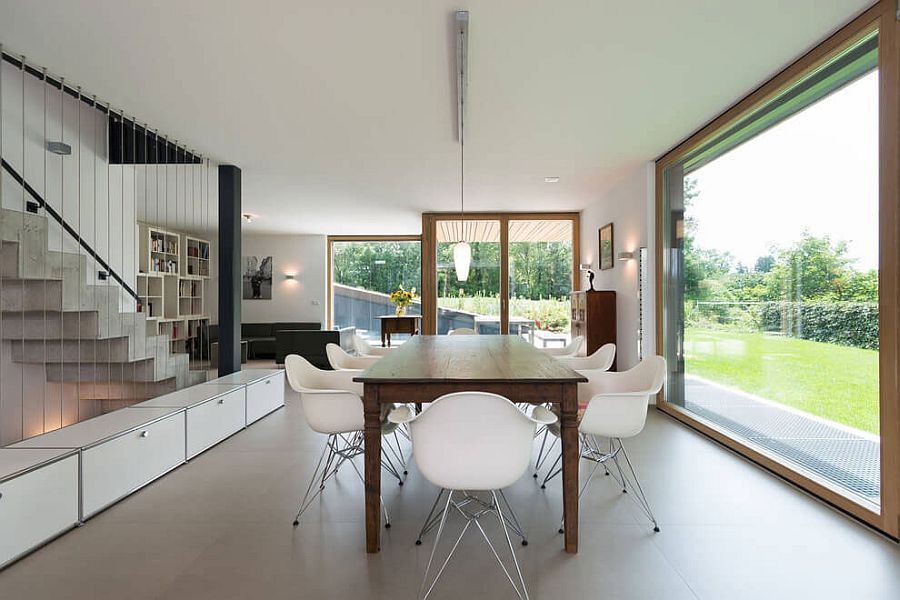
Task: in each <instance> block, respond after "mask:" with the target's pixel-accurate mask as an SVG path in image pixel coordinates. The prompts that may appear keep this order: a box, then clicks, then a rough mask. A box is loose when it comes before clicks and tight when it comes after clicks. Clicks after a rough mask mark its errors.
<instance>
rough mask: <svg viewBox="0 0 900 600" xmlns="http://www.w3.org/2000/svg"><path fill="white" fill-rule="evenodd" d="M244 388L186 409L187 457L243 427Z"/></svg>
mask: <svg viewBox="0 0 900 600" xmlns="http://www.w3.org/2000/svg"><path fill="white" fill-rule="evenodd" d="M245 393H246V392H245V388H239V389H236V390H234V391H232V392H229V393H227V394H224V395H222V396H219V397H218V398H213V399H212V400H210V401H208V402H204V403H203V404H199V405H197V406H193V407H191V408H188V409H187V457H188V458H193V457H194V456H196V455H198V454H200V453H201V452H203V451H204V450H206V449H207V448H209V447H211V446H213V445H215V444H217V443H219V442H221V441H222V440H224V439H225V438H227V437H228V436H230V435H232V434H234V433H236V432H238V431H240V430H241V429H243V428H244V419H245V415H246V410H247V408H246V403H245Z"/></svg>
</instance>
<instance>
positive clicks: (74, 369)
mask: <svg viewBox="0 0 900 600" xmlns="http://www.w3.org/2000/svg"><path fill="white" fill-rule="evenodd" d="M0 242H2V243H0V279H2V281H0V327H2V332H0V335H2V338H3V340H4V341H5V342H8V343H10V345H11V357H12V360H13V361H14V362H18V363H31V364H43V365H45V368H46V376H47V381H51V382H64V383H76V382H77V383H79V384H83V385H79V393H80V396H81V397H82V399H97V400H106V399H119V400H122V399H133V400H135V401H137V400H142V399H144V398H147V397H152V396H155V395H158V394H159V393H163V392H165V391H171V390H172V389H178V388H182V387H186V386H189V385H193V384H195V383H199V382H201V381H203V380H205V378H206V373H205V371H192V370H190V365H189V360H190V358H189V356H188V355H187V354H184V353H173V352H171V349H170V344H169V340H168V339H167V338H166V337H165V336H159V335H147V321H146V316H145V314H144V313H138V312H122V310H121V309H120V306H121V299H122V298H123V297H125V298H128V296H127V292H125V291H124V290H123V289H122V288H121V287H120V286H119V285H118V284H117V283H115V282H114V281H113V280H112V279H109V280H108V283H104V284H101V285H89V284H87V283H86V282H87V280H88V272H89V271H88V269H93V268H94V266H93V263H92V261H90V260H89V259H88V257H87V256H85V255H83V254H79V253H74V252H60V251H53V250H49V249H48V248H49V246H48V223H47V218H46V217H43V216H40V215H35V214H31V213H22V212H19V211H14V210H9V209H0ZM128 304H130V303H128ZM82 388H83V391H84V393H82ZM85 396H87V398H85ZM105 396H113V398H107V397H105Z"/></svg>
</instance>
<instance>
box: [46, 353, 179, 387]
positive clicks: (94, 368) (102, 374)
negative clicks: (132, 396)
mask: <svg viewBox="0 0 900 600" xmlns="http://www.w3.org/2000/svg"><path fill="white" fill-rule="evenodd" d="M177 357H178V355H173V357H172V358H176V359H177ZM185 358H187V355H185ZM180 362H181V361H179V360H173V361H170V364H167V365H159V364H158V362H157V361H155V360H153V359H146V360H139V361H134V362H124V363H123V362H119V363H107V362H84V361H82V362H80V363H67V362H61V363H48V364H47V380H48V381H55V382H67V383H75V382H101V381H112V382H115V381H132V382H142V381H148V382H156V381H163V380H165V379H170V378H174V377H176V375H179V374H180V373H179V367H178V365H177V363H180ZM183 364H184V366H183V367H181V370H183V371H187V366H186V365H187V361H184V363H183Z"/></svg>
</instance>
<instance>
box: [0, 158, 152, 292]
mask: <svg viewBox="0 0 900 600" xmlns="http://www.w3.org/2000/svg"><path fill="white" fill-rule="evenodd" d="M2 162H3V168H4V169H5V170H6V172H7V173H9V174H10V176H12V178H13V179H15V180H16V183H18V184H19V185H21V186H22V187H23V188H25V191H26V192H28V195H29V196H31V197H32V198H33V199H34V201H35V202H37V203H38V205H40V206H41V207H42V208H43V209H44V212H46V213H47V214H48V215H50V216H51V217H53V220H54V221H56V222H57V223H59V224H60V225H61V226H62V228H63V229H64V230H65V232H66V233H68V234H69V235H71V236H72V237H73V238H75V239H76V240H78V243H79V244H81V247H82V248H83V249H84V251H85V252H87V253H88V255H89V256H90V257H91V258H93V259H94V260H96V261H97V264H99V265H100V266H101V267H103V270H105V271H106V272H107V274H108V275H109V276H110V277H112V278H113V279H115V280H116V281H117V282H118V283H119V285H121V286H122V289H124V290H125V291H126V292H128V295H129V296H131V297H132V298H134V299H135V300H136V301H137V302H138V303H140V302H141V298H140V296H138V294H137V292H136V291H134V290H133V289H132V288H131V286H130V285H128V284H127V283H125V280H123V279H122V277H120V276H119V274H118V273H116V272H115V271H114V270H113V269H112V267H110V266H109V264H107V262H106V261H105V260H103V259H102V258H101V257H100V255H99V254H97V251H96V250H94V249H93V248H91V246H90V244H88V243H87V242H86V241H84V238H82V237H81V236H80V235H79V233H78V232H77V231H75V229H73V228H72V226H71V225H69V224H68V223H67V222H66V220H65V219H63V218H62V215H60V214H59V213H58V212H56V210H55V209H54V208H53V207H52V206H50V205H49V204H47V202H46V201H45V200H44V199H43V198H42V197H41V195H40V194H38V193H37V190H35V189H34V188H33V187H31V186H30V185H29V184H28V182H27V181H25V178H24V177H22V176H21V175H19V173H18V172H17V171H16V170H15V169H14V168H13V167H12V165H11V164H9V163H8V162H6V159H2Z"/></svg>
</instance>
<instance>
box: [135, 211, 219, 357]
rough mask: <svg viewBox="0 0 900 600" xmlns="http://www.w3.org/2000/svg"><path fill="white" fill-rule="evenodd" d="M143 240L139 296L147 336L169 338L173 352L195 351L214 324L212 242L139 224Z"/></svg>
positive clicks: (139, 259) (150, 225) (140, 254)
mask: <svg viewBox="0 0 900 600" xmlns="http://www.w3.org/2000/svg"><path fill="white" fill-rule="evenodd" d="M138 240H139V244H138V257H139V258H138V269H139V271H140V272H139V273H138V275H137V291H138V296H139V297H140V298H141V310H142V312H144V313H145V314H146V316H147V335H160V336H164V337H166V338H167V339H168V340H169V343H170V345H171V349H172V351H173V352H191V351H192V350H194V349H196V347H197V346H198V338H199V336H200V335H201V333H202V332H203V331H204V330H205V328H206V326H208V324H209V315H208V314H207V313H206V299H205V294H206V290H207V285H206V283H207V282H208V281H209V277H210V260H209V258H210V252H211V251H212V248H211V245H210V242H209V241H207V240H204V239H201V238H198V237H194V236H191V235H188V234H186V233H181V232H178V231H173V230H170V229H166V228H163V227H159V226H157V225H153V224H149V223H141V224H139V226H138ZM204 335H205V334H204Z"/></svg>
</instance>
